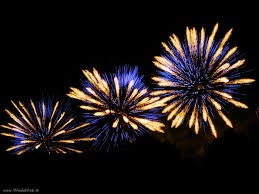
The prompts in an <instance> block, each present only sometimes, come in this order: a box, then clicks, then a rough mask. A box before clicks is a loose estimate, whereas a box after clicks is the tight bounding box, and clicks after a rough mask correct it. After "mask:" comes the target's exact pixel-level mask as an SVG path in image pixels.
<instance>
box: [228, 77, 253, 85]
mask: <svg viewBox="0 0 259 194" xmlns="http://www.w3.org/2000/svg"><path fill="white" fill-rule="evenodd" d="M254 81H255V79H249V78H243V79H238V80H232V81H230V82H229V83H228V84H229V85H230V84H231V85H234V84H250V83H253V82H254Z"/></svg>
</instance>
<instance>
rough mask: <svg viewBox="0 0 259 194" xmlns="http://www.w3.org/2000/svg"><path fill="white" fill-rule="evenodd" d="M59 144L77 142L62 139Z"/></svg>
mask: <svg viewBox="0 0 259 194" xmlns="http://www.w3.org/2000/svg"><path fill="white" fill-rule="evenodd" d="M58 142H60V143H75V141H73V140H70V139H61V140H59V141H58Z"/></svg>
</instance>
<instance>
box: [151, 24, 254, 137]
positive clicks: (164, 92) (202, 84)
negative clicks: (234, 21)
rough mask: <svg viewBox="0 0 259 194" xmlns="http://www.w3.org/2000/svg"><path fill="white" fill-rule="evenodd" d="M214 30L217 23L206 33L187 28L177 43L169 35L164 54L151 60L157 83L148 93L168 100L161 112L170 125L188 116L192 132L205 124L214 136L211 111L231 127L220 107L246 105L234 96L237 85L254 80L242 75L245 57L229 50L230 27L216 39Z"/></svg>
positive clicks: (238, 86)
mask: <svg viewBox="0 0 259 194" xmlns="http://www.w3.org/2000/svg"><path fill="white" fill-rule="evenodd" d="M217 30H218V24H216V25H215V27H214V29H213V31H212V33H211V35H210V36H206V35H205V30H204V28H202V29H201V32H200V33H198V32H197V30H196V29H195V28H192V29H189V28H188V27H187V28H186V38H185V40H184V41H183V42H180V40H179V39H178V37H177V36H176V35H175V34H173V35H172V36H170V42H169V43H168V44H165V43H162V45H163V47H164V48H165V54H164V55H162V56H157V57H155V61H153V63H154V65H155V66H156V67H158V68H159V71H158V72H159V76H154V77H153V78H152V79H153V80H154V81H156V82H157V85H158V88H157V90H156V91H154V92H152V95H153V96H160V97H165V98H167V99H168V102H169V103H168V105H167V106H166V107H165V108H164V109H163V111H162V113H167V114H168V116H167V119H168V120H172V125H171V127H176V128H177V127H179V126H180V125H181V124H182V123H183V122H184V120H185V119H187V118H188V120H189V121H188V125H189V128H192V127H193V126H194V129H195V133H196V134H197V133H198V131H199V129H200V127H201V126H202V125H207V124H206V123H208V124H209V126H210V129H211V131H212V134H213V135H214V136H215V137H217V132H216V129H215V126H214V124H213V122H212V118H213V117H214V114H213V112H215V111H216V112H217V113H218V115H219V116H220V117H221V118H222V119H223V120H224V122H225V123H226V125H228V126H229V127H231V128H232V127H233V126H232V123H231V121H230V119H229V118H228V117H227V116H226V115H225V113H224V112H225V109H224V107H225V106H226V105H228V104H234V105H235V106H237V107H239V108H248V107H247V105H245V104H244V103H242V102H240V101H239V100H238V99H237V98H236V97H234V96H235V95H236V94H238V90H239V89H240V87H241V85H243V84H250V83H252V82H254V81H255V80H254V79H250V78H242V70H241V68H242V67H243V65H244V63H245V60H244V59H238V58H237V47H233V48H231V49H230V48H229V46H228V44H227V41H228V39H229V37H230V36H231V33H232V29H230V30H229V31H228V32H227V33H226V34H225V36H224V37H223V39H221V40H220V41H218V42H217V41H215V39H214V38H215V35H216V32H217ZM203 121H204V122H203Z"/></svg>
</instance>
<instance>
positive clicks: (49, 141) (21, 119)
mask: <svg viewBox="0 0 259 194" xmlns="http://www.w3.org/2000/svg"><path fill="white" fill-rule="evenodd" d="M11 102H12V104H13V106H14V107H15V109H16V111H18V113H19V114H17V115H16V114H14V113H12V112H11V111H9V110H7V109H6V110H5V111H6V112H7V113H8V115H9V116H10V117H11V118H12V120H13V121H14V122H13V123H11V122H10V123H8V124H7V125H0V126H1V127H2V128H5V129H8V130H10V132H8V133H6V132H3V133H1V135H4V136H8V137H12V138H15V140H14V146H12V147H10V148H8V149H7V151H11V150H13V151H14V152H15V153H16V154H17V155H20V154H22V153H24V152H26V151H31V150H35V149H39V148H42V149H45V150H47V151H48V153H63V154H66V153H67V152H69V151H70V152H76V153H82V151H81V150H78V149H75V148H74V143H75V142H79V141H91V140H94V139H95V138H83V137H80V136H78V134H77V133H76V132H77V130H78V129H80V128H82V127H85V126H87V125H88V123H84V124H82V125H76V123H75V120H74V118H73V117H72V115H71V114H70V113H69V106H68V104H65V103H60V102H59V101H57V102H56V103H55V105H54V103H53V100H50V99H49V100H42V101H40V102H37V103H34V102H33V101H32V100H30V103H29V104H28V105H27V106H25V105H24V104H23V103H21V102H19V103H18V104H19V105H18V104H16V103H14V102H13V101H11ZM53 105H54V106H53Z"/></svg>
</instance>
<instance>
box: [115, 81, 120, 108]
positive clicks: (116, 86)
mask: <svg viewBox="0 0 259 194" xmlns="http://www.w3.org/2000/svg"><path fill="white" fill-rule="evenodd" d="M114 83H115V90H116V94H117V98H118V101H119V103H120V85H119V80H118V78H117V77H114Z"/></svg>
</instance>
